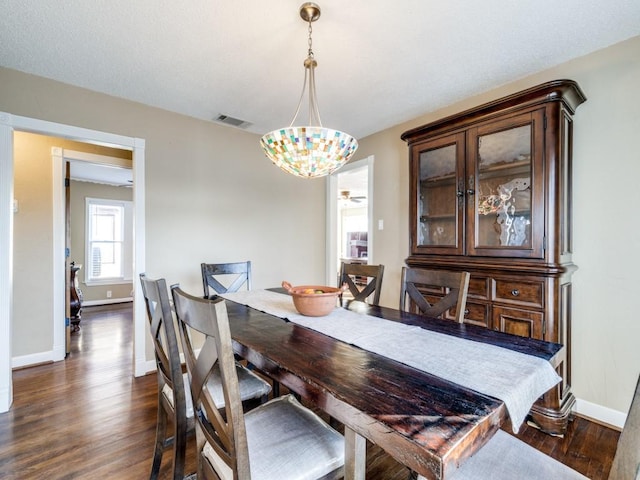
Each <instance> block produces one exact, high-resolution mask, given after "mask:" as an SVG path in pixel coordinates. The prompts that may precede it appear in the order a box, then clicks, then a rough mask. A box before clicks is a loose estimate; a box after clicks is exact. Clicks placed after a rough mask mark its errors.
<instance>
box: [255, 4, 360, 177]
mask: <svg viewBox="0 0 640 480" xmlns="http://www.w3.org/2000/svg"><path fill="white" fill-rule="evenodd" d="M300 17H301V18H302V19H303V20H304V21H305V22H308V23H309V27H308V32H309V36H308V39H307V44H308V47H309V50H308V53H307V58H306V59H305V60H304V83H303V84H302V93H301V94H300V99H299V100H298V106H297V108H296V112H295V114H294V115H293V120H291V123H290V124H289V127H287V128H278V129H276V130H273V131H271V132H269V133H266V134H265V135H263V136H262V138H261V139H260V145H261V147H262V150H263V151H264V153H265V155H266V156H267V157H268V158H269V159H270V160H271V161H272V162H273V163H274V164H275V165H277V166H278V167H280V168H281V169H282V170H284V171H285V172H287V173H290V174H292V175H296V176H298V177H302V178H315V177H322V176H325V175H329V174H331V173H332V172H334V171H335V170H337V169H338V168H340V167H341V166H342V165H344V164H345V163H346V162H348V161H349V159H350V158H351V157H352V156H353V154H354V152H355V151H356V149H357V148H358V141H357V140H356V139H355V138H353V137H352V136H351V135H349V134H348V133H345V132H341V131H340V130H334V129H331V128H325V127H323V126H322V121H321V120H320V112H319V110H318V100H317V96H316V79H315V74H314V71H315V68H316V67H317V66H318V63H317V62H316V60H315V58H314V55H313V27H312V26H311V24H312V22H314V21H316V20H318V18H320V7H319V6H318V5H316V4H315V3H312V2H306V3H304V4H302V6H301V7H300ZM307 88H308V89H309V90H308V95H309V123H308V124H307V125H299V126H295V125H294V124H295V121H296V119H297V117H298V114H299V113H300V107H301V105H302V102H303V100H304V95H305V92H307Z"/></svg>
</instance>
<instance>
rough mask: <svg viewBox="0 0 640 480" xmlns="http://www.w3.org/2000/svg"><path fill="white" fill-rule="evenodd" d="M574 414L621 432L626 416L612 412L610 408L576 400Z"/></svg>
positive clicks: (615, 411)
mask: <svg viewBox="0 0 640 480" xmlns="http://www.w3.org/2000/svg"><path fill="white" fill-rule="evenodd" d="M575 412H576V413H577V414H578V415H580V416H583V417H587V418H590V419H593V420H596V421H597V422H600V423H603V424H605V425H611V426H612V427H614V428H617V429H620V430H622V428H623V427H624V422H625V421H626V419H627V414H626V413H623V412H619V411H617V410H613V409H612V408H608V407H603V406H602V405H597V404H595V403H591V402H587V401H586V400H581V399H579V398H577V399H576V408H575Z"/></svg>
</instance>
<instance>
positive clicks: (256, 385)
mask: <svg viewBox="0 0 640 480" xmlns="http://www.w3.org/2000/svg"><path fill="white" fill-rule="evenodd" d="M236 372H237V373H238V384H239V385H240V398H241V399H242V400H243V401H244V400H251V399H254V398H260V397H262V396H264V395H268V394H269V392H270V391H271V385H269V383H268V382H266V381H265V380H263V379H262V378H260V377H259V376H258V375H256V374H255V373H253V372H252V371H251V370H249V369H247V368H245V367H244V366H242V365H240V364H239V363H236ZM182 378H183V381H184V397H185V401H186V403H187V418H192V417H193V402H192V401H191V389H190V388H189V376H188V374H186V373H185V374H183V375H182ZM221 382H222V380H221V378H220V370H219V369H218V368H216V369H215V370H214V371H213V372H211V376H210V377H209V380H208V381H207V388H208V389H209V392H211V398H213V401H214V402H215V404H216V408H223V407H224V394H223V393H222V383H221ZM162 393H163V394H164V395H165V397H166V398H167V400H168V401H169V403H170V404H171V406H173V393H172V391H171V387H169V385H165V386H164V388H163V389H162Z"/></svg>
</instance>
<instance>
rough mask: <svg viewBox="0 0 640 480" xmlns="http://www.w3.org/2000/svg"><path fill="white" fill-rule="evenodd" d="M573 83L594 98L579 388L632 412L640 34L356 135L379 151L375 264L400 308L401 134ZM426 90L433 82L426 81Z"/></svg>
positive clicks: (581, 206)
mask: <svg viewBox="0 0 640 480" xmlns="http://www.w3.org/2000/svg"><path fill="white" fill-rule="evenodd" d="M560 78H569V79H573V80H576V81H577V82H578V84H579V85H580V86H581V88H582V89H583V90H584V92H585V94H586V96H587V101H586V103H584V104H583V105H581V106H580V107H578V109H577V112H576V115H575V117H574V120H575V122H574V137H575V138H574V165H573V167H574V168H573V180H574V181H573V183H574V195H573V205H574V218H573V220H574V222H573V226H574V228H573V232H574V255H573V259H574V262H575V263H576V264H577V265H578V267H579V269H578V271H577V272H576V273H575V274H574V276H573V283H574V288H573V292H574V293H573V322H572V337H573V342H572V351H571V355H572V370H573V373H572V382H571V383H572V387H573V391H574V393H575V395H576V397H577V398H578V399H579V403H580V401H583V403H582V405H583V406H584V405H585V404H584V402H589V403H593V404H596V405H599V406H604V407H607V408H610V409H613V410H616V411H618V412H626V411H627V409H628V408H629V404H630V403H631V396H632V394H633V389H634V387H635V383H636V380H637V378H638V375H639V374H640V348H638V338H640V316H639V315H638V308H637V300H636V299H637V297H636V295H637V294H638V293H637V292H638V289H639V287H640V281H639V280H638V278H637V269H638V266H639V265H640V223H639V222H638V219H639V218H640V216H639V215H638V212H637V206H638V205H640V189H639V188H638V185H637V184H638V179H639V178H640V150H639V149H638V142H637V137H638V132H640V91H639V89H638V86H639V85H640V37H635V38H633V39H631V40H628V41H626V42H623V43H620V44H618V45H615V46H612V47H610V48H607V49H605V50H602V51H599V52H596V53H593V54H591V55H588V56H585V57H583V58H579V59H577V60H574V61H571V62H567V63H564V64H562V65H559V66H557V67H555V68H553V69H550V70H547V71H544V72H540V73H538V74H535V75H532V76H529V77H526V78H523V79H522V80H519V81H516V82H513V83H510V84H507V85H505V86H503V87H499V88H496V89H495V90H492V91H490V92H487V93H486V94H483V95H479V96H476V97H474V98H468V99H466V100H464V101H462V102H459V103H457V104H455V105H451V106H449V107H447V108H444V109H441V110H439V111H436V112H432V113H429V114H427V115H424V116H423V117H420V118H418V119H415V120H413V121H411V122H407V123H405V124H403V125H399V126H397V127H394V128H391V129H388V130H385V131H383V132H380V133H377V134H375V135H371V136H369V137H367V138H365V139H361V140H359V142H360V148H359V150H358V152H357V154H358V157H359V158H364V157H366V156H367V155H375V158H376V163H375V188H374V191H375V198H374V208H375V216H374V218H375V219H384V225H385V228H384V230H383V231H376V232H375V234H376V237H375V238H376V240H375V249H376V250H375V257H376V263H383V264H385V273H384V276H385V278H384V287H383V290H382V292H383V293H382V303H384V304H385V305H389V306H396V305H397V302H398V285H399V281H400V269H401V266H402V263H403V261H404V259H405V258H406V257H407V256H408V251H409V237H408V228H409V227H408V202H409V196H408V190H407V189H408V185H409V179H408V174H409V170H408V150H407V146H406V144H405V143H404V142H403V141H402V140H400V135H401V134H402V133H403V132H404V131H406V130H408V129H410V128H413V127H416V126H419V125H422V124H425V123H428V122H430V121H433V120H437V119H439V118H442V117H444V116H447V115H451V114H454V113H457V112H459V111H462V110H465V109H467V108H470V107H474V106H476V105H480V104H482V103H485V102H487V101H490V100H493V99H496V98H499V97H502V96H504V95H508V94H511V93H514V92H517V91H520V90H522V89H525V88H527V87H530V86H534V85H537V84H540V83H543V82H545V81H549V80H555V79H560ZM425 88H428V82H425Z"/></svg>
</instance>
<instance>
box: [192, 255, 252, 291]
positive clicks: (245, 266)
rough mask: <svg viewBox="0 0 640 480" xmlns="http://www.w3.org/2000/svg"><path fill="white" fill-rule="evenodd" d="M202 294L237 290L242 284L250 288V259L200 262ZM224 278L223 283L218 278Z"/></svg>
mask: <svg viewBox="0 0 640 480" xmlns="http://www.w3.org/2000/svg"><path fill="white" fill-rule="evenodd" d="M200 267H201V269H202V287H203V289H204V296H205V297H208V296H210V295H216V294H221V293H228V292H237V291H238V290H240V288H241V287H242V286H243V285H246V288H247V290H251V261H247V262H232V263H202V264H200ZM222 279H226V281H225V282H224V283H223V282H221V281H220V280H222Z"/></svg>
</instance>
